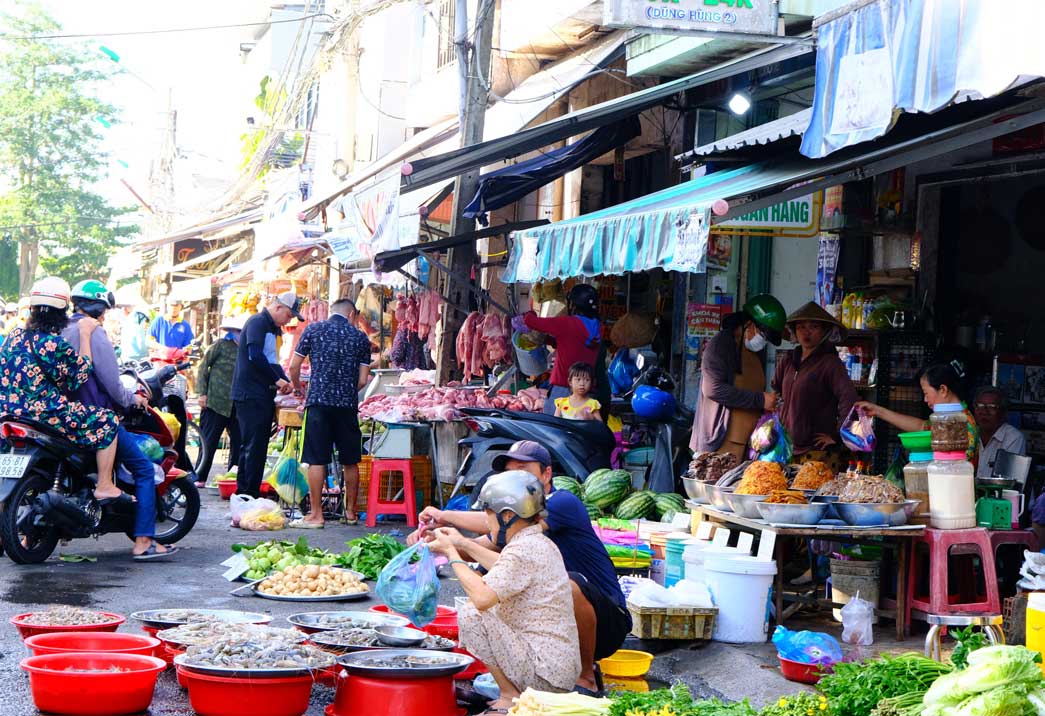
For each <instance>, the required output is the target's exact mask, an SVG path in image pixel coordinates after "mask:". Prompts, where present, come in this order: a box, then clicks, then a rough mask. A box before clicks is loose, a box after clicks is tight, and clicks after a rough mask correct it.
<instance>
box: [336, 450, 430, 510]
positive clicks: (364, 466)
mask: <svg viewBox="0 0 1045 716" xmlns="http://www.w3.org/2000/svg"><path fill="white" fill-rule="evenodd" d="M410 462H411V464H412V466H413V470H414V491H415V492H416V496H417V509H418V511H420V510H422V509H423V508H425V507H427V506H428V505H430V504H432V460H431V458H428V457H425V456H423V455H415V456H414V457H412V458H410ZM373 464H374V458H373V457H371V456H370V455H364V456H363V459H362V460H360V462H359V495H358V496H357V497H356V509H355V512H356V513H357V514H358V513H360V512H366V501H367V495H368V494H369V491H370V472H371V468H372V466H373ZM402 489H403V478H402V476H400V475H399V474H397V473H385V475H384V478H383V479H382V481H381V495H382V497H383V498H384V499H386V500H391V499H393V498H394V497H395V496H396V494H398V493H399V491H400V490H402Z"/></svg>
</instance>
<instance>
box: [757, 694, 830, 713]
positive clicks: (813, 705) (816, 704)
mask: <svg viewBox="0 0 1045 716" xmlns="http://www.w3.org/2000/svg"><path fill="white" fill-rule="evenodd" d="M809 714H816V716H834V710H833V709H832V708H831V703H830V702H829V701H828V700H827V697H825V696H823V695H822V694H812V693H810V692H808V691H802V692H799V693H797V694H791V695H790V696H781V697H780V699H779V700H777V701H776V703H772V704H769V705H768V706H765V707H763V708H762V710H761V711H759V712H758V716H808V715H809Z"/></svg>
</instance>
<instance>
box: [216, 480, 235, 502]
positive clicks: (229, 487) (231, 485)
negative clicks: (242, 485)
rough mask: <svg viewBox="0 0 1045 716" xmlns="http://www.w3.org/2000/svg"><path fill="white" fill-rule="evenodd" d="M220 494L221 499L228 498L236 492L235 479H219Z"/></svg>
mask: <svg viewBox="0 0 1045 716" xmlns="http://www.w3.org/2000/svg"><path fill="white" fill-rule="evenodd" d="M218 494H219V495H221V499H223V500H227V499H229V498H230V497H232V496H233V495H235V494H236V481H235V480H218Z"/></svg>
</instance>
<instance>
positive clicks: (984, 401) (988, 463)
mask: <svg viewBox="0 0 1045 716" xmlns="http://www.w3.org/2000/svg"><path fill="white" fill-rule="evenodd" d="M1007 409H1008V405H1007V403H1006V400H1005V394H1004V393H1003V392H1002V391H1001V390H1000V389H998V388H995V387H994V386H992V385H989V386H986V387H984V388H980V390H979V391H978V392H977V393H976V401H975V402H974V404H973V414H974V415H975V416H976V425H977V426H979V428H980V462H979V465H978V466H977V468H976V476H977V477H990V475H991V474H992V473H993V471H994V461H995V460H996V459H997V457H998V451H999V450H1005V451H1007V452H1011V453H1016V454H1017V455H1025V454H1026V453H1027V439H1026V438H1025V437H1023V433H1021V432H1020V431H1019V430H1017V429H1016V428H1014V427H1013V426H1011V425H1009V423H1008V422H1006V418H1007Z"/></svg>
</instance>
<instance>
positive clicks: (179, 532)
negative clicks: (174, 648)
mask: <svg viewBox="0 0 1045 716" xmlns="http://www.w3.org/2000/svg"><path fill="white" fill-rule="evenodd" d="M185 367H187V366H185V365H180V366H173V365H167V366H163V367H161V368H151V369H149V370H145V371H143V372H141V373H138V374H127V373H125V374H124V375H123V376H121V380H124V381H126V382H127V384H128V387H130V388H133V389H136V390H137V391H138V392H140V393H142V394H143V395H145V396H146V397H147V398H148V400H149V406H148V407H147V408H145V409H142V410H136V411H132V412H131V413H130V414H129V415H128V416H127V417H126V419H125V420H124V423H123V425H124V427H126V428H127V430H129V431H130V432H133V433H139V434H146V435H151V436H152V437H154V438H156V440H157V441H158V442H159V443H160V446H161V447H163V450H164V456H163V461H162V463H161V464H160V465H159V468H160V470H159V475H160V476H161V477H162V479H161V480H160V481H159V482H158V483H157V484H156V485H155V488H154V489H155V490H156V527H157V532H156V535H155V538H156V540H158V541H159V542H161V543H164V544H170V543H173V542H177V541H178V540H180V539H182V538H183V537H185V536H186V535H187V534H188V533H189V531H190V530H192V528H193V526H194V525H195V524H196V519H197V518H198V517H199V512H200V495H199V491H198V490H197V489H196V486H195V485H194V484H193V481H192V479H191V477H190V476H189V475H188V474H187V473H186V472H185V471H184V470H182V469H179V468H178V467H176V463H177V462H178V461H179V460H180V459H182V457H183V456H182V455H180V454H179V453H178V451H177V450H176V449H175V445H176V441H175V439H174V435H173V433H172V432H171V429H170V428H169V427H168V425H167V423H166V422H164V420H163V418H162V417H161V413H160V412H159V410H158V407H159V404H160V401H161V399H162V398H163V387H164V385H165V384H167V383H168V382H170V381H171V379H172V378H173V377H174V376H175V375H176V374H177V372H178V370H179V369H184V368H185ZM132 381H133V384H132V383H131V382H132ZM174 414H175V415H176V416H177V417H178V421H179V423H180V425H181V430H180V431H179V432H180V433H181V435H180V437H182V440H181V441H179V442H180V443H181V445H184V442H183V441H184V437H183V436H184V434H185V426H186V421H185V412H184V410H182V411H181V413H180V415H179V414H178V413H174ZM0 436H2V437H3V438H4V440H5V441H6V442H7V443H8V445H9V446H10V449H9V451H8V452H5V453H2V454H0V542H2V543H3V545H4V551H6V552H7V554H8V556H9V557H10V558H11V559H12V560H13V561H14V562H16V563H18V564H37V563H40V562H43V561H44V560H46V559H47V558H48V557H49V556H50V555H51V553H52V552H53V551H54V549H55V547H56V546H57V545H58V541H59V540H65V539H77V538H83V537H98V536H99V535H102V534H107V533H110V532H123V533H125V534H127V536H128V537H131V539H133V538H134V516H135V509H136V508H135V507H134V506H121V505H118V504H112V505H108V506H106V507H104V508H102V507H99V505H98V502H97V500H96V499H95V497H94V488H95V486H96V483H97V475H96V474H95V470H96V467H95V454H94V451H93V450H89V449H83V448H80V447H78V446H76V445H75V444H73V443H72V442H70V441H69V440H67V439H66V438H65V437H64V436H63V435H62V434H61V433H59V432H57V431H55V430H54V429H53V428H51V427H49V426H47V425H43V424H40V423H37V422H34V421H31V420H26V419H23V418H14V417H10V416H7V417H2V418H0ZM158 479H159V478H158ZM116 481H117V484H119V486H120V488H121V489H122V490H123V491H124V492H126V493H128V494H131V495H133V494H134V493H135V485H134V483H133V482H128V481H127V480H125V479H124V478H123V477H121V475H120V471H119V470H117V472H116Z"/></svg>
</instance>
